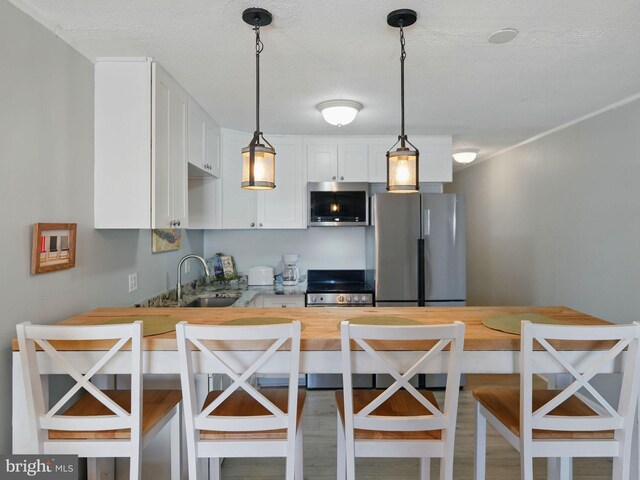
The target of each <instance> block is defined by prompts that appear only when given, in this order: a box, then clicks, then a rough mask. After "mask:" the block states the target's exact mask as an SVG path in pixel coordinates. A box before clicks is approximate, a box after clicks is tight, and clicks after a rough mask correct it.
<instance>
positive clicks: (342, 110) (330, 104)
mask: <svg viewBox="0 0 640 480" xmlns="http://www.w3.org/2000/svg"><path fill="white" fill-rule="evenodd" d="M316 108H317V109H318V110H320V113H322V117H323V118H324V120H325V121H326V122H327V123H329V124H331V125H336V126H338V127H341V126H343V125H348V124H349V123H351V122H353V120H354V119H355V118H356V115H357V114H358V112H359V111H360V110H362V104H360V103H358V102H354V101H353V100H328V101H326V102H322V103H319V104H318V105H316Z"/></svg>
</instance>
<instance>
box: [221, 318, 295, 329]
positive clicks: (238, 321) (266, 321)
mask: <svg viewBox="0 0 640 480" xmlns="http://www.w3.org/2000/svg"><path fill="white" fill-rule="evenodd" d="M280 323H291V319H290V318H280V317H247V318H235V319H233V320H227V321H226V322H222V323H221V324H220V325H236V326H247V325H254V326H255V325H278V324H280ZM300 323H301V325H300V329H301V330H304V323H302V322H300Z"/></svg>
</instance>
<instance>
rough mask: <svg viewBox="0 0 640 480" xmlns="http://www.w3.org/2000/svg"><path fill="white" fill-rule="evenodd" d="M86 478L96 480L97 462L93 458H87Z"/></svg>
mask: <svg viewBox="0 0 640 480" xmlns="http://www.w3.org/2000/svg"><path fill="white" fill-rule="evenodd" d="M87 480H98V462H97V461H96V459H95V458H92V457H88V458H87Z"/></svg>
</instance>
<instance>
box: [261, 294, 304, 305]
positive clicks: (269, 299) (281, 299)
mask: <svg viewBox="0 0 640 480" xmlns="http://www.w3.org/2000/svg"><path fill="white" fill-rule="evenodd" d="M262 297H263V304H262V306H263V307H264V308H300V307H304V295H263V296H262Z"/></svg>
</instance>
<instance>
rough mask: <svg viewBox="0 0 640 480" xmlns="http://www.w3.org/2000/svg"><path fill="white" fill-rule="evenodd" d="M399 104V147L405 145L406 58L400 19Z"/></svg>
mask: <svg viewBox="0 0 640 480" xmlns="http://www.w3.org/2000/svg"><path fill="white" fill-rule="evenodd" d="M399 23H400V105H401V110H402V130H401V137H400V147H402V148H404V147H405V143H404V142H405V139H406V135H405V134H404V59H405V58H407V52H405V50H404V43H405V42H404V29H403V28H402V20H400V22H399Z"/></svg>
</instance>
